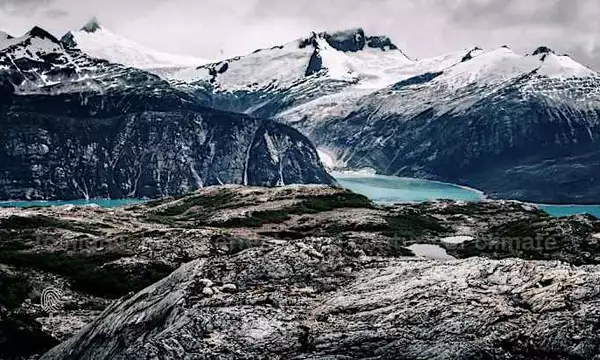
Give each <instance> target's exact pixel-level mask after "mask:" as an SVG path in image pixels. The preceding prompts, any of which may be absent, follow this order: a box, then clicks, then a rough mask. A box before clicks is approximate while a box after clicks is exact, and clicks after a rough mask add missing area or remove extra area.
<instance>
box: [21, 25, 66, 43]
mask: <svg viewBox="0 0 600 360" xmlns="http://www.w3.org/2000/svg"><path fill="white" fill-rule="evenodd" d="M27 36H30V37H33V38H40V39H48V40H50V41H52V42H54V43H57V44H60V41H58V39H57V38H56V37H54V35H52V34H50V33H49V32H48V31H46V30H44V29H42V28H41V27H39V26H34V27H33V29H31V30H30V31H29V32H28V33H27Z"/></svg>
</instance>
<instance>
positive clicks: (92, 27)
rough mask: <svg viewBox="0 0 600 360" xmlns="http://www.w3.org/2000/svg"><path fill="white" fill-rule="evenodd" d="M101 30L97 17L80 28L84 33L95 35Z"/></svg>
mask: <svg viewBox="0 0 600 360" xmlns="http://www.w3.org/2000/svg"><path fill="white" fill-rule="evenodd" d="M101 29H102V25H100V22H99V21H98V18H97V17H95V16H94V17H93V18H91V19H90V21H88V22H87V24H85V25H84V26H83V27H82V28H81V31H85V32H87V33H95V32H96V31H98V30H101Z"/></svg>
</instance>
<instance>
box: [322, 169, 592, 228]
mask: <svg viewBox="0 0 600 360" xmlns="http://www.w3.org/2000/svg"><path fill="white" fill-rule="evenodd" d="M333 175H334V177H335V178H336V179H337V181H338V182H339V183H340V184H341V185H342V186H344V187H345V188H347V189H349V190H352V191H354V192H356V193H359V194H362V195H365V196H367V197H369V198H370V199H372V200H373V201H375V202H377V203H381V204H391V203H407V202H424V201H431V200H439V199H450V200H464V201H479V200H482V199H483V198H484V195H483V193H482V192H480V191H477V190H473V189H469V188H465V187H461V186H457V185H452V184H445V183H438V182H432V181H424V180H416V179H406V178H398V177H391V176H381V175H350V174H333ZM537 206H539V207H540V208H541V209H543V210H544V211H546V212H547V213H549V214H550V215H552V216H557V217H560V216H570V215H576V214H585V213H588V214H592V215H594V216H596V217H598V218H600V205H537Z"/></svg>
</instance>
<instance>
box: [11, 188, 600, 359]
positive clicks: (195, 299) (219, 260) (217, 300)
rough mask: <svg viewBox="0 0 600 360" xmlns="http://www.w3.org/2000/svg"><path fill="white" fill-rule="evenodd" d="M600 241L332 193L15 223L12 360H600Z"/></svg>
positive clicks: (510, 208) (511, 219) (515, 210)
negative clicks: (47, 295)
mask: <svg viewBox="0 0 600 360" xmlns="http://www.w3.org/2000/svg"><path fill="white" fill-rule="evenodd" d="M599 234H600V220H598V219H596V218H594V217H592V216H573V217H569V218H552V217H550V216H548V215H547V214H545V213H544V212H542V211H540V210H538V209H537V208H535V207H532V206H529V205H525V204H522V203H519V202H509V201H484V202H481V203H463V202H451V201H441V202H434V203H425V204H414V205H395V206H377V205H375V204H373V203H371V202H370V201H369V200H368V199H367V198H365V197H363V196H361V195H357V194H354V193H351V192H348V191H345V190H342V189H339V188H334V187H328V186H288V187H282V188H273V189H267V188H245V187H235V186H228V187H211V188H206V189H203V190H200V191H198V192H196V193H192V194H189V195H186V196H180V197H173V198H166V199H162V200H156V201H151V202H148V203H145V204H141V205H135V206H129V207H124V208H115V209H102V208H94V207H59V208H34V209H0V283H2V284H3V285H4V284H8V285H9V286H2V287H0V289H2V290H0V358H2V359H17V358H28V357H29V358H37V357H39V356H40V355H42V354H43V353H44V352H46V351H48V350H49V351H48V352H47V353H46V354H45V355H43V356H42V358H44V359H86V358H94V359H139V358H157V359H180V358H189V359H205V358H223V359H229V358H240V359H256V358H265V359H267V358H269V359H272V358H281V359H287V358H297V359H352V358H372V359H375V358H377V359H389V358H394V359H416V358H419V359H486V358H500V359H503V358H506V359H508V358H516V359H547V358H553V359H573V358H576V359H577V358H581V359H595V358H599V355H597V354H598V353H599V346H600V336H598V335H597V331H596V330H597V329H598V327H599V326H600V267H599V266H598V264H599V263H600V256H599V254H600V251H599V247H600V244H599V241H600V239H599V238H600V235H599ZM422 249H428V250H431V249H434V250H435V251H441V252H444V253H445V254H446V255H447V259H448V260H447V261H440V260H433V259H432V258H434V256H432V254H431V253H428V252H427V251H425V252H422ZM16 284H18V286H16ZM47 289H56V290H57V293H58V296H57V298H56V299H57V300H56V304H53V305H54V306H52V307H48V306H47V305H48V304H44V301H43V300H44V290H47ZM15 329H18V331H15ZM17 342H20V343H22V342H26V343H28V344H31V346H28V347H27V348H23V347H18V346H13V345H14V344H17ZM54 346H56V347H54ZM52 347H54V348H53V349H51V348H52ZM50 349H51V350H50Z"/></svg>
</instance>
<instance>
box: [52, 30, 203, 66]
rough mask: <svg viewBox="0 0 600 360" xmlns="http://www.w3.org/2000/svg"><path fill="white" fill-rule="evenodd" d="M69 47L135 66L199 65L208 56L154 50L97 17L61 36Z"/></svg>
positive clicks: (99, 57)
mask: <svg viewBox="0 0 600 360" xmlns="http://www.w3.org/2000/svg"><path fill="white" fill-rule="evenodd" d="M61 40H62V41H63V43H65V44H66V45H67V46H69V47H77V48H79V49H80V50H82V51H83V52H85V53H86V54H88V55H90V56H91V57H95V58H98V59H104V60H108V61H110V62H113V63H117V64H123V65H126V66H131V67H135V68H138V69H162V68H182V67H191V66H200V65H204V64H206V63H208V62H209V60H205V59H200V58H196V57H192V56H185V55H174V54H167V53H164V52H160V51H156V50H154V49H151V48H148V47H146V46H144V45H141V44H138V43H136V42H134V41H132V40H129V39H127V38H124V37H122V36H120V35H117V34H115V33H113V32H111V31H110V30H108V29H107V28H105V27H104V26H102V25H100V23H99V22H98V20H97V19H95V18H94V19H92V20H91V21H90V22H88V23H87V24H86V25H85V26H84V27H82V28H81V29H80V30H78V31H71V32H69V33H67V34H66V35H65V36H63V38H62V39H61Z"/></svg>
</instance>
